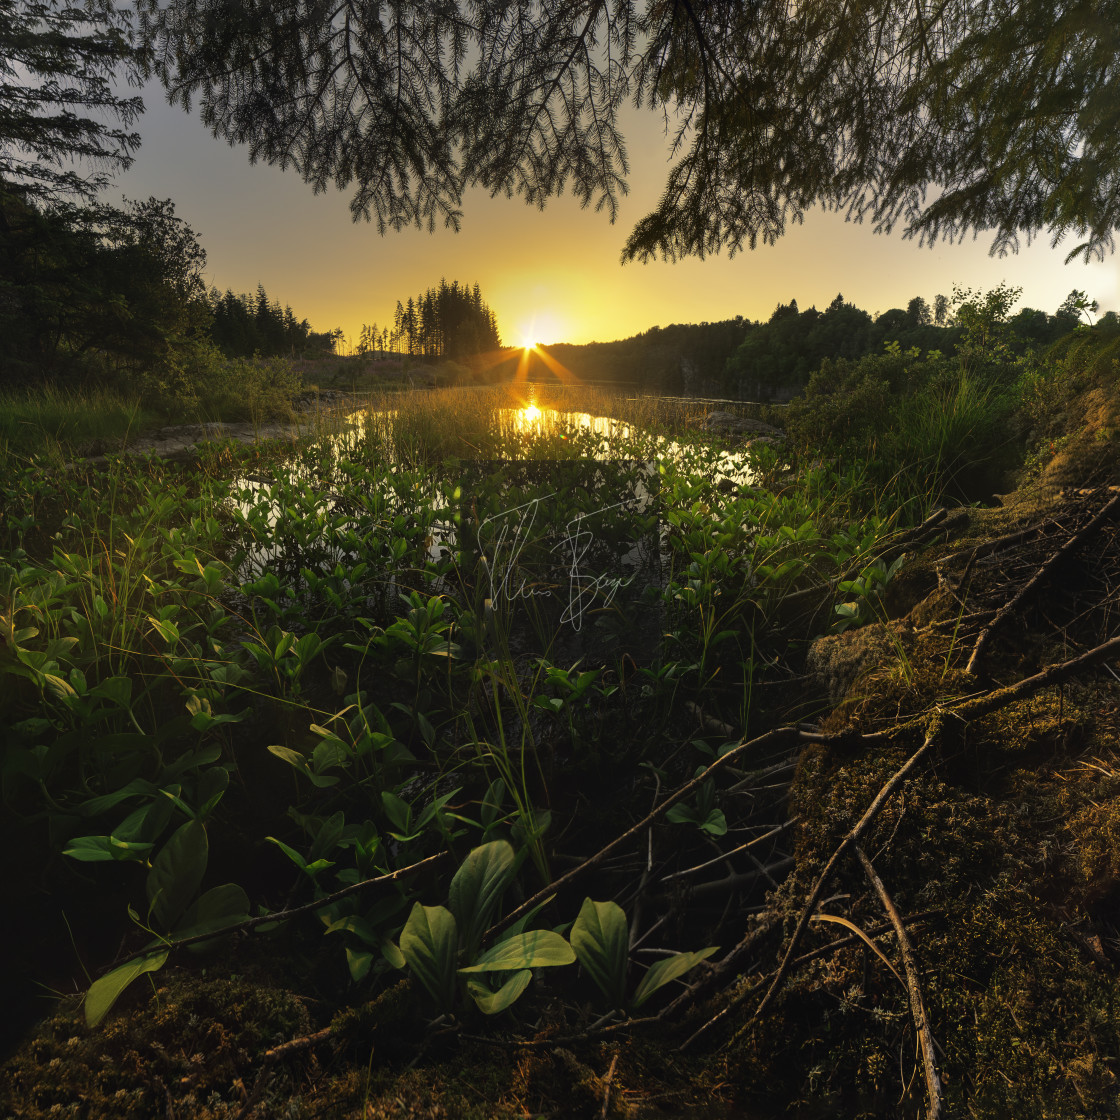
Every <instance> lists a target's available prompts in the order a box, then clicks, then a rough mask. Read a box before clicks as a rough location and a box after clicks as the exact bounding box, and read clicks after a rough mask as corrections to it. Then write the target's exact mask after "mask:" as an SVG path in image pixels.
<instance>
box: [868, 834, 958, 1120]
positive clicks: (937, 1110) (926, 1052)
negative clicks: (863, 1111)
mask: <svg viewBox="0 0 1120 1120" xmlns="http://www.w3.org/2000/svg"><path fill="white" fill-rule="evenodd" d="M853 847H854V849H855V853H856V858H857V859H858V860H859V861H860V863H862V864H863V870H864V871H865V872H867V877H868V879H870V880H871V885H872V886H873V887H874V888H875V893H876V894H878V896H879V901H880V902H881V903H882V904H883V909H884V910H886V912H887V917H889V918H890V920H891V925H893V926H894V932H895V934H896V935H897V936H898V948H899V952H900V953H901V954H902V965H903V968H904V969H905V970H906V988H907V990H908V992H909V994H910V1014H911V1015H912V1016H913V1018H914V1027H915V1028H916V1029H917V1032H918V1037H919V1038H920V1039H921V1044H922V1067H923V1069H924V1070H925V1075H926V1091H927V1092H928V1093H929V1113H928V1116H929V1120H937V1118H938V1117H939V1116H940V1115H941V1105H942V1098H941V1079H940V1078H939V1077H938V1076H937V1055H936V1054H935V1053H934V1050H933V1033H932V1032H931V1031H930V1029H929V1017H928V1016H927V1015H926V1007H925V1002H924V1001H923V999H922V989H921V985H920V984H919V983H918V967H917V965H916V963H915V961H914V949H913V946H912V945H911V944H910V936H909V934H908V933H907V932H906V927H905V926H904V925H903V924H902V916H901V915H900V914H899V912H898V910H897V909H896V908H895V905H894V902H893V900H892V899H891V896H890V895H889V894H888V893H887V888H886V887H884V886H883V881H882V879H880V878H879V876H878V874H876V871H875V868H874V867H873V866H872V864H871V860H870V859H868V858H867V853H866V852H865V851H864V850H863V848H861V847H860V845H859V844H855V845H853Z"/></svg>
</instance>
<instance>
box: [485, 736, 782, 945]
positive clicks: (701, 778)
mask: <svg viewBox="0 0 1120 1120" xmlns="http://www.w3.org/2000/svg"><path fill="white" fill-rule="evenodd" d="M797 738H798V733H797V730H796V728H793V727H779V728H777V729H775V730H774V731H768V732H767V733H766V734H765V735H760V736H759V737H758V738H757V739H752V740H751V741H750V742H749V743H740V744H739V745H738V746H737V747H733V748H732V749H731V750H729V751H728V752H727V753H726V754H724V755H721V756H720V757H719V758H717V759H716V760H715V762H713V763H712V764H711V765H710V766H708V767H707V768H706V769H705V770H704V771H703V772H702V773H701V774H699V775H698V776H697V777H695V778H693V779H692V781H690V782H686V783H685V784H684V785H683V786H681V787H680V789H678V790H677V791H676V793H672V794H670V795H669V796H668V797H667V798H665V800H664V801H662V802H661V804H660V805H658V806H657V807H656V808H655V809H654V810H653V811H652V812H650V813H648V814H647V815H646V816H645V817H643V818H642V819H641V820H640V821H638V823H637V824H635V825H633V826H632V827H630V828H628V829H627V830H626V831H625V832H624V833H622V835H621V836H617V837H615V839H614V840H612V841H611V842H610V843H609V844H607V845H606V847H603V848H600V849H599V851H597V852H596V853H595V854H594V855H592V856H589V857H588V858H587V859H585V860H584V861H583V862H582V863H580V864H579V865H578V866H576V867H573V868H572V870H571V871H568V872H565V874H563V875H561V876H560V878H559V879H553V880H552V882H551V883H549V884H548V886H546V887H544V888H542V889H541V890H539V891H537V893H536V894H535V895H533V896H532V897H531V898H528V899H526V900H525V901H524V902H523V903H522V904H521V905H520V906H518V907H517V908H516V909H515V910H511V911H510V913H508V914H507V915H506V916H505V917H504V918H502V920H501V921H499V922H496V923H495V924H494V925H492V926H491V927H490V928H489V929H488V930H487V931H486V936H485V939H484V940H489V939H490V938H492V937H495V936H497V935H498V934H499V933H501V932H502V930H504V929H506V928H507V927H508V926H510V925H512V924H513V923H514V922H516V921H517V919H518V918H520V917H521V916H522V915H523V914H527V913H529V911H530V910H532V909H533V908H534V907H535V906H537V905H539V904H541V903H543V902H545V901H546V900H547V899H549V898H551V897H552V896H553V895H555V894H556V892H557V891H559V890H560V889H561V888H562V887H566V886H568V885H569V884H571V883H572V882H574V881H575V880H576V879H578V878H579V877H580V876H581V875H585V874H587V872H588V871H590V870H591V869H592V868H594V867H598V865H599V864H600V863H602V862H603V860H605V859H606V858H607V856H609V855H610V854H611V853H612V852H614V851H615V850H616V849H617V848H620V847H621V846H622V845H623V844H626V843H628V842H629V841H630V840H632V839H633V838H634V837H635V836H637V835H638V833H640V832H643V831H645V829H647V828H649V826H650V825H651V824H653V823H654V821H656V820H658V819H659V818H661V817H663V816H664V815H665V814H666V813H667V812H668V811H669V810H670V809H671V808H672V807H673V806H674V805H676V804H677V802H678V801H683V800H684V799H685V798H686V797H688V796H689V795H690V794H692V793H695V792H696V791H697V790H698V789H699V788H700V786H701V785H702V784H703V783H704V782H706V781H707V780H708V779H709V778H710V777H712V775H713V774H716V773H718V772H719V771H720V770H724V769H726V768H727V767H729V766H730V765H731V764H732V763H733V762H735V761H737V760H738V759H740V758H742V757H743V755H745V754H746V753H747V752H748V751H752V750H758V749H759V748H761V747H766V746H770V745H771V744H774V743H783V742H790V743H795V742H797Z"/></svg>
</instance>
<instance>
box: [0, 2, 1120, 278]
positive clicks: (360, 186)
mask: <svg viewBox="0 0 1120 1120" xmlns="http://www.w3.org/2000/svg"><path fill="white" fill-rule="evenodd" d="M7 2H8V3H9V4H10V3H11V0H7ZM140 4H141V8H142V10H143V12H144V31H145V35H146V41H147V43H148V44H149V45H150V46H151V47H152V49H153V51H154V52H155V58H156V63H157V68H158V71H159V73H160V75H161V77H162V78H163V80H164V82H165V84H166V86H167V88H168V89H169V90H170V91H171V96H172V97H173V98H174V99H176V100H178V101H181V102H182V103H183V104H184V105H185V106H187V107H189V106H190V105H191V104H193V103H194V102H195V101H197V103H198V104H199V106H200V108H201V113H202V118H203V120H204V121H205V122H206V123H207V124H208V125H209V126H210V127H211V128H212V129H213V130H214V132H215V133H216V134H217V135H219V136H222V137H223V138H225V139H227V140H229V141H231V142H235V143H242V144H245V145H247V147H248V149H249V154H250V156H251V158H253V159H264V160H267V161H270V162H273V163H277V164H279V165H280V166H282V167H293V168H294V169H296V170H297V171H298V172H299V173H300V174H301V175H302V176H303V177H304V178H305V179H306V180H307V182H309V183H310V184H311V185H312V186H313V188H314V189H315V190H317V191H320V190H325V189H326V188H327V186H329V185H331V184H334V185H335V186H337V187H339V188H348V187H352V188H353V190H354V194H353V198H352V201H351V209H352V211H353V213H354V215H355V217H363V218H367V219H373V220H375V221H376V223H377V225H378V227H379V229H381V230H382V231H384V230H386V229H389V228H399V227H401V226H404V225H408V224H416V225H421V226H427V227H428V228H434V227H435V226H436V225H437V224H440V223H443V224H446V225H448V226H452V227H455V228H457V227H458V225H459V221H460V205H461V200H462V197H463V191H464V189H465V188H466V187H468V186H472V185H479V186H482V187H484V188H485V189H487V190H489V191H491V192H492V193H494V194H498V193H504V194H510V195H512V194H519V195H521V196H522V197H523V198H524V199H525V201H526V202H528V203H530V204H532V205H538V206H539V205H543V204H544V202H545V201H546V200H547V199H548V198H550V197H552V196H553V195H557V194H559V193H560V192H562V191H563V190H564V189H565V188H571V189H572V190H573V191H574V193H575V195H576V197H577V198H579V199H580V201H581V202H582V203H583V204H584V205H594V206H596V208H599V209H602V210H604V211H605V212H606V213H607V214H608V215H609V216H610V217H611V218H613V217H614V215H615V213H616V209H617V204H618V200H619V197H620V195H621V194H622V193H623V192H624V191H625V189H626V176H627V174H628V171H629V166H628V161H627V156H626V149H625V145H624V141H623V136H622V134H621V132H620V129H619V124H618V112H619V109H620V107H621V106H623V105H624V104H627V103H628V102H634V103H637V104H639V105H642V106H644V107H646V108H647V109H650V110H652V111H654V112H657V113H659V114H663V115H664V117H665V119H666V122H667V126H668V127H669V129H670V138H671V139H672V140H673V142H674V149H673V150H674V152H675V153H676V162H675V163H674V165H673V166H672V168H671V170H670V171H669V173H668V179H667V182H666V185H665V189H664V192H663V193H662V196H661V199H660V201H659V203H658V205H657V206H656V207H655V209H654V210H653V211H652V213H650V214H649V215H647V216H646V217H645V218H643V219H642V220H641V221H640V222H639V223H638V225H637V226H636V228H635V229H634V231H633V232H632V234H631V236H630V238H629V240H628V242H627V244H626V247H625V250H624V255H625V256H626V257H627V258H630V259H633V258H638V259H646V258H648V257H651V256H655V255H658V254H661V255H665V256H669V257H677V256H681V255H687V254H699V255H701V256H702V255H703V254H705V253H708V252H713V251H716V250H719V249H721V248H727V249H729V250H731V251H735V250H737V249H739V248H741V247H743V246H750V247H753V246H754V245H755V244H756V243H758V242H759V241H762V242H773V241H774V240H776V239H777V238H778V237H780V236H781V235H782V234H783V233H784V231H785V229H786V227H787V225H788V223H790V222H791V221H792V222H797V221H800V220H801V218H802V217H803V215H804V214H805V212H806V211H807V210H809V209H810V208H811V207H813V206H815V205H824V206H826V207H830V208H833V209H836V210H839V211H841V212H843V213H845V214H846V215H848V216H849V217H852V218H856V219H866V220H868V221H869V222H870V223H871V224H872V225H873V227H874V228H875V229H876V230H881V231H890V230H891V229H894V228H896V227H901V228H902V229H903V230H904V231H905V233H906V234H907V235H910V236H915V237H918V238H919V239H921V240H923V241H931V242H932V241H937V240H940V239H950V240H953V239H959V238H962V237H964V236H966V235H967V234H969V233H971V232H976V231H991V232H992V233H993V234H994V248H995V249H996V250H997V251H1001V252H1002V251H1006V250H1010V249H1015V248H1016V247H1017V246H1018V243H1019V239H1020V237H1021V236H1025V237H1026V238H1027V239H1030V238H1031V237H1033V236H1035V235H1037V234H1039V233H1040V232H1042V231H1043V230H1048V231H1049V232H1050V234H1051V236H1052V237H1053V238H1054V239H1055V240H1058V239H1061V238H1062V237H1064V236H1067V235H1073V236H1074V237H1076V238H1078V239H1079V243H1078V244H1076V245H1074V247H1073V249H1072V251H1071V254H1070V255H1071V256H1072V255H1075V254H1083V255H1085V256H1086V257H1088V256H1091V255H1093V254H1100V253H1102V252H1103V251H1104V250H1106V249H1111V247H1112V236H1113V232H1114V231H1115V230H1116V229H1117V228H1120V143H1118V141H1117V129H1116V111H1115V105H1116V91H1117V88H1118V86H1120V18H1118V16H1117V8H1116V0H1005V2H1002V3H992V2H989V0H864V2H860V3H855V4H836V3H834V2H833V0H800V2H798V3H796V4H790V3H789V2H788V0H752V2H751V3H744V2H743V0H705V2H704V3H697V2H696V0H570V2H566V3H563V4H559V3H551V4H541V3H534V2H531V0H415V2H413V3H409V4H401V3H393V4H355V3H349V2H347V3H342V4H339V5H334V4H328V5H324V4H321V3H319V2H318V0H240V2H239V3H237V4H231V3H229V2H228V0H140Z"/></svg>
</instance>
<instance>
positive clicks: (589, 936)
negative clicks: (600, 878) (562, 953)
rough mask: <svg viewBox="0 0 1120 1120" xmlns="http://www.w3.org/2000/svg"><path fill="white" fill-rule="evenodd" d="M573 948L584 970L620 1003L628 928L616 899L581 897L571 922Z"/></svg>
mask: <svg viewBox="0 0 1120 1120" xmlns="http://www.w3.org/2000/svg"><path fill="white" fill-rule="evenodd" d="M571 941H572V948H573V949H574V950H575V954H576V956H577V957H578V958H579V963H580V964H581V965H583V969H584V971H585V972H586V973H587V975H588V976H590V977H591V979H592V980H594V981H595V983H596V984H597V985H598V986H599V989H600V991H602V993H603V995H605V996H606V997H607V999H609V1000H610V1001H611V1006H612V1007H621V1006H622V1004H623V1000H624V998H625V994H626V965H627V961H628V958H629V954H630V929H629V924H628V923H627V921H626V915H625V914H624V913H623V910H622V907H621V906H619V905H618V903H616V902H593V901H592V900H591V899H590V898H585V899H584V900H583V906H582V907H581V908H580V912H579V916H578V917H577V918H576V920H575V924H574V925H573V926H572V932H571Z"/></svg>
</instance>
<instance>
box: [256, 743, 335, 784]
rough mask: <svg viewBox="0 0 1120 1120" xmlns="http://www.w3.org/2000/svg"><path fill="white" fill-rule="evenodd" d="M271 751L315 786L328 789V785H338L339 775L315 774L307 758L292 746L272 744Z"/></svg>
mask: <svg viewBox="0 0 1120 1120" xmlns="http://www.w3.org/2000/svg"><path fill="white" fill-rule="evenodd" d="M268 749H269V751H270V753H272V754H274V755H276V757H277V758H282V759H283V760H284V761H285V762H286V763H287V764H288V765H289V766H293V767H295V769H296V770H298V771H299V772H300V773H301V774H302V775H303V776H304V777H305V778H306V779H307V780H308V781H309V782H310V783H311V784H312V785H313V786H316V787H317V788H319V789H326V788H327V787H328V786H334V785H338V776H337V775H333V774H313V773H312V772H311V770H310V768H309V767H308V765H307V759H306V758H305V757H304V756H303V755H302V754H300V753H299V751H293V750H292V749H291V747H280V746H275V745H273V746H270V747H269V748H268Z"/></svg>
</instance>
